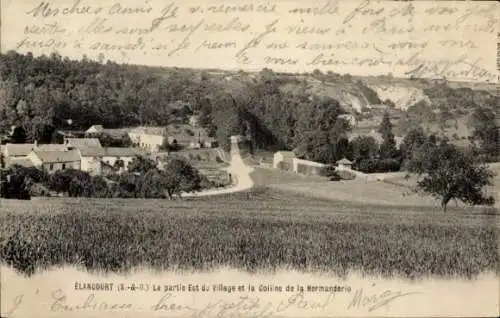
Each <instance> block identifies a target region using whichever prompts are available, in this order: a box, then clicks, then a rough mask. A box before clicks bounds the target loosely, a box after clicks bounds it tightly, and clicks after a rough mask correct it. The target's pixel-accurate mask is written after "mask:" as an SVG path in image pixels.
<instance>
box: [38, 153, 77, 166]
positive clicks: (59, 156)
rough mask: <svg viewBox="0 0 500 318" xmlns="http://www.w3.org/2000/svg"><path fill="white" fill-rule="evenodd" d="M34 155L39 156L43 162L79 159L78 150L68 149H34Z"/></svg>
mask: <svg viewBox="0 0 500 318" xmlns="http://www.w3.org/2000/svg"><path fill="white" fill-rule="evenodd" d="M33 152H34V153H35V155H36V156H37V157H38V158H40V160H41V161H42V162H43V163H58V162H75V161H80V160H81V157H80V153H79V152H78V150H69V151H40V150H34V151H33Z"/></svg>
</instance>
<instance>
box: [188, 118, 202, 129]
mask: <svg viewBox="0 0 500 318" xmlns="http://www.w3.org/2000/svg"><path fill="white" fill-rule="evenodd" d="M199 124H200V116H197V115H193V116H191V117H189V125H190V126H191V127H193V128H198V126H199Z"/></svg>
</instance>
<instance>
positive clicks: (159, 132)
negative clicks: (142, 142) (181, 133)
mask: <svg viewBox="0 0 500 318" xmlns="http://www.w3.org/2000/svg"><path fill="white" fill-rule="evenodd" d="M130 132H132V133H141V134H146V135H156V136H166V135H167V129H166V128H165V127H136V128H134V129H132V130H131V131H130Z"/></svg>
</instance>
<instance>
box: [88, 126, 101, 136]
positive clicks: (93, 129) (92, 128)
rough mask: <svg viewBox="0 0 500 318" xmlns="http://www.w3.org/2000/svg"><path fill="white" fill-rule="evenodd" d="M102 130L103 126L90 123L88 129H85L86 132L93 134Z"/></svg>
mask: <svg viewBox="0 0 500 318" xmlns="http://www.w3.org/2000/svg"><path fill="white" fill-rule="evenodd" d="M102 132H104V127H103V126H102V125H92V126H91V127H90V128H89V129H87V130H86V131H85V133H86V134H95V133H102Z"/></svg>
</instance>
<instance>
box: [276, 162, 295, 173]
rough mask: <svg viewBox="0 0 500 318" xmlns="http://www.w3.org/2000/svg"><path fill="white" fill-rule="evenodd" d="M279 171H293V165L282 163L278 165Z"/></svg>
mask: <svg viewBox="0 0 500 318" xmlns="http://www.w3.org/2000/svg"><path fill="white" fill-rule="evenodd" d="M278 169H280V170H284V171H292V164H291V163H289V162H284V161H281V162H279V163H278Z"/></svg>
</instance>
